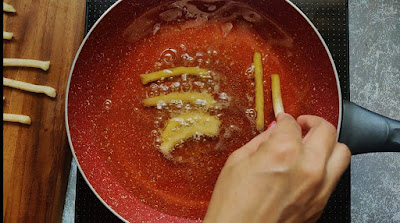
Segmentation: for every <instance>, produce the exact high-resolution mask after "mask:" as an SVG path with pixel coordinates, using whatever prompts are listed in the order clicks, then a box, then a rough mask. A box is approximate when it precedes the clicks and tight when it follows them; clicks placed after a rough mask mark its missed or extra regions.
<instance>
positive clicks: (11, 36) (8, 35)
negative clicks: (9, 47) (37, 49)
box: [3, 31, 14, 39]
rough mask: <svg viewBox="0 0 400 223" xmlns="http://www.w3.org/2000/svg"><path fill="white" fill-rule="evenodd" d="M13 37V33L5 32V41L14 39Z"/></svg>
mask: <svg viewBox="0 0 400 223" xmlns="http://www.w3.org/2000/svg"><path fill="white" fill-rule="evenodd" d="M13 35H14V34H13V33H10V32H6V31H3V39H12V38H13Z"/></svg>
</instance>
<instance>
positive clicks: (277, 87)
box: [271, 74, 285, 117]
mask: <svg viewBox="0 0 400 223" xmlns="http://www.w3.org/2000/svg"><path fill="white" fill-rule="evenodd" d="M271 88H272V105H273V107H274V113H275V117H276V116H278V114H279V113H280V112H285V110H284V109H283V102H282V95H281V82H280V79H279V75H278V74H272V75H271Z"/></svg>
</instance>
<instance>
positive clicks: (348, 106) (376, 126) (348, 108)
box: [339, 101, 400, 155]
mask: <svg viewBox="0 0 400 223" xmlns="http://www.w3.org/2000/svg"><path fill="white" fill-rule="evenodd" d="M339 142H342V143H344V144H346V145H347V146H348V147H349V148H350V151H351V153H352V154H353V155H355V154H360V153H373V152H400V121H396V120H393V119H390V118H387V117H384V116H382V115H379V114H377V113H374V112H371V111H369V110H367V109H365V108H362V107H360V106H358V105H356V104H354V103H352V102H350V101H343V118H342V127H341V129H340V134H339Z"/></svg>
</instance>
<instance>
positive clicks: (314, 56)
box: [66, 0, 400, 222]
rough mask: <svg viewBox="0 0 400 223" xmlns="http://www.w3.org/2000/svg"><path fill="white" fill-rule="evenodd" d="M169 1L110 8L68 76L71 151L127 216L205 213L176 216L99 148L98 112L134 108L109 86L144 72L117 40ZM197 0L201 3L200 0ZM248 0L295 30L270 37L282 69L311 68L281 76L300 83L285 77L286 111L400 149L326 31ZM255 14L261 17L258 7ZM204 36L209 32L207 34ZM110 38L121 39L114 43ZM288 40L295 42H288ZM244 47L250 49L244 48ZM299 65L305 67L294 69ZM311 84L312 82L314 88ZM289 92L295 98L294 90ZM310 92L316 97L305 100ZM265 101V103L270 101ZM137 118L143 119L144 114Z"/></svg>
mask: <svg viewBox="0 0 400 223" xmlns="http://www.w3.org/2000/svg"><path fill="white" fill-rule="evenodd" d="M170 2H171V1H167V0H164V1H155V0H150V1H146V2H145V3H143V2H140V1H135V0H124V1H118V2H117V3H116V4H114V5H113V6H112V7H111V8H110V9H109V10H108V11H107V12H106V13H104V15H103V16H102V17H101V18H100V19H99V21H98V22H97V23H96V24H95V25H94V26H93V28H92V29H91V30H90V32H89V34H88V35H87V36H86V38H85V39H84V41H83V43H82V45H81V47H80V49H79V51H78V53H77V55H76V57H75V60H74V63H73V66H72V69H71V73H70V77H69V82H68V88H67V96H66V126H67V133H68V139H69V143H70V147H71V149H72V153H73V155H74V157H75V158H76V160H77V162H78V167H79V169H80V171H81V173H82V175H83V176H84V178H85V180H86V181H87V183H88V185H89V186H90V188H91V189H92V190H93V192H94V193H95V194H96V196H97V197H98V198H99V199H100V200H101V201H102V202H103V203H104V204H105V205H106V206H107V207H108V208H109V209H110V210H111V212H113V213H114V214H115V215H117V216H118V217H120V218H121V219H122V220H124V221H131V222H138V221H146V222H147V221H150V222H153V221H157V222H193V221H200V220H199V219H197V220H196V219H193V218H190V217H188V218H186V217H182V216H180V217H179V216H175V215H174V213H171V212H168V213H164V212H163V211H160V209H154V208H151V207H149V206H148V205H146V204H145V202H142V201H141V199H140V198H139V197H137V196H135V195H134V194H132V193H131V191H129V189H128V188H127V187H126V186H125V185H126V184H125V182H122V181H123V180H122V179H121V178H119V177H118V175H115V174H114V173H113V171H112V170H111V169H110V168H111V166H110V165H113V164H110V162H108V161H107V160H106V158H107V157H106V158H104V157H105V156H104V154H103V155H102V154H101V153H102V152H101V151H102V150H101V148H103V147H105V145H104V144H103V143H106V142H107V140H106V139H104V138H101V137H104V136H109V135H107V134H102V133H101V132H99V128H100V127H99V126H102V125H103V126H104V125H107V124H110V122H106V123H105V122H104V120H102V119H99V117H100V116H101V115H102V114H103V113H104V112H110V111H114V112H115V113H118V114H122V115H124V114H128V113H124V112H122V111H120V110H122V108H121V109H119V108H118V107H117V108H115V106H117V105H118V103H114V100H113V101H111V100H108V98H110V97H111V95H110V94H111V93H110V92H115V91H116V90H115V89H114V87H115V85H114V82H118V78H120V79H124V78H126V77H132V81H139V78H138V75H139V73H134V74H124V73H123V71H121V70H118V65H119V64H121V63H124V58H122V57H121V58H120V55H119V53H118V52H116V53H115V51H116V50H115V49H118V50H119V49H120V48H121V45H118V44H119V43H121V42H122V43H124V42H134V41H138V36H137V35H133V34H132V33H136V34H137V33H142V34H145V35H142V36H140V35H139V36H140V37H145V36H146V35H149V34H148V33H147V31H148V30H146V29H147V28H148V27H147V26H145V25H143V24H142V23H138V22H135V21H137V20H138V18H141V17H143V16H146V15H147V14H146V13H145V12H148V11H149V10H150V11H151V10H152V9H153V8H155V7H157V6H159V5H167V6H168V7H170V5H171V4H170ZM192 2H195V3H196V4H197V3H199V1H192ZM224 2H225V1H208V3H210V4H211V5H216V8H218V7H222V6H221V5H224ZM243 2H245V3H246V4H247V5H249V6H250V7H251V8H253V9H255V10H254V12H256V13H257V12H260V14H261V15H266V16H268V18H270V19H271V23H273V24H276V25H277V26H278V27H280V28H281V29H277V32H278V34H277V36H275V37H274V38H275V39H278V40H287V39H285V38H286V37H287V36H285V35H288V36H290V37H291V39H289V41H278V42H270V43H271V44H272V45H273V44H274V43H277V44H276V46H274V47H275V48H274V49H275V52H278V54H279V53H280V54H281V55H284V56H283V57H282V59H281V60H283V61H284V60H287V61H290V63H289V64H290V65H286V67H285V69H284V71H286V72H287V73H295V72H298V71H305V70H306V71H308V72H309V74H308V76H301V78H304V79H306V80H307V81H308V82H304V81H303V82H302V81H301V80H300V79H299V78H300V77H298V76H283V77H282V80H283V83H285V81H284V80H285V79H286V80H288V79H289V78H294V79H296V81H297V83H296V85H300V87H299V86H294V85H293V84H292V82H293V81H292V82H290V81H287V82H286V83H287V85H283V86H282V88H283V97H284V102H285V104H286V105H287V104H288V103H291V104H293V105H291V106H289V108H288V109H287V112H289V113H290V114H292V115H294V116H298V115H300V114H306V113H307V114H316V115H319V116H322V117H324V118H326V119H327V120H328V121H330V122H331V123H333V124H334V125H335V126H337V129H338V133H339V141H341V142H344V143H346V144H347V145H348V146H349V147H350V150H351V151H352V154H360V153H369V152H389V151H400V123H399V122H398V121H396V120H392V119H389V118H386V117H383V116H380V115H378V114H376V113H373V112H371V111H368V110H366V109H363V108H361V107H359V106H357V105H355V104H353V103H351V102H349V101H342V100H341V98H342V97H341V93H340V92H341V91H340V85H339V81H338V75H337V71H336V68H335V65H334V61H333V60H332V57H331V54H330V52H329V50H328V48H327V46H326V44H325V43H324V41H323V39H322V37H321V35H320V34H319V33H318V31H317V30H316V29H315V27H314V26H313V25H312V23H311V22H310V21H309V20H308V19H307V18H306V16H305V15H304V14H303V13H302V12H301V11H300V10H299V9H298V8H297V7H296V6H294V5H293V4H292V3H291V2H289V1H282V0H271V1H243ZM168 7H167V8H168ZM255 15H256V17H257V14H255ZM253 16H254V15H253ZM152 28H154V26H153V27H152ZM272 28H273V27H272ZM138 30H139V31H138ZM282 30H283V31H282ZM153 31H154V29H153ZM280 31H281V33H279V32H280ZM206 36H207V35H206V34H204V38H205V39H206ZM110 44H115V47H114V46H110ZM287 44H289V45H290V44H293V45H292V46H289V47H288V46H287ZM282 48H283V49H282ZM285 48H290V50H289V51H290V52H289V53H288V50H287V49H285ZM110 49H111V50H110ZM121 49H122V48H121ZM152 50H153V51H154V52H156V49H148V51H150V52H153V51H152ZM124 53H125V51H124ZM240 54H243V55H245V54H246V53H244V52H240ZM288 55H291V56H288ZM282 63H284V62H282ZM297 66H300V67H302V68H299V69H298V70H294V69H292V67H297ZM121 72H122V73H123V74H121ZM130 75H131V76H130ZM135 78H136V79H135ZM129 81H131V79H129ZM118 83H119V82H118ZM134 86H135V87H137V86H139V85H134ZM307 86H314V87H313V88H312V89H313V90H311V89H310V88H309V87H308V88H307ZM285 88H286V92H285V90H284V89H285ZM305 88H306V89H305ZM117 91H118V90H117ZM301 91H304V92H306V93H304V92H303V93H302V92H301ZM124 92H126V91H122V95H119V96H118V97H119V99H120V100H126V101H127V102H129V101H130V99H129V97H128V96H131V97H134V96H132V95H126V94H124ZM299 92H300V93H299ZM136 93H137V92H136ZM142 93H143V92H142ZM290 94H292V95H294V96H292V97H294V98H296V99H292V98H291V97H290V96H288V95H290ZM285 95H286V96H285ZM304 95H306V97H304ZM113 97H114V98H115V97H117V96H113ZM299 98H300V99H299ZM307 100H308V101H314V102H315V103H312V102H307ZM302 102H304V104H306V105H303V104H302ZM298 104H299V105H298ZM132 106H133V107H132V111H133V113H134V111H135V109H138V107H140V105H139V104H133V105H132ZM266 107H267V108H266V110H267V109H268V106H266ZM269 108H270V107H269ZM99 110H103V111H99ZM266 116H267V117H266V120H271V119H272V113H270V114H268V113H267V114H266ZM124 118H125V117H124ZM136 118H139V119H143V117H141V116H140V115H139V116H137V117H136ZM121 120H123V119H116V120H114V121H120V122H121ZM131 121H132V120H130V119H129V117H126V120H125V123H123V124H127V125H128V124H130V122H131ZM101 131H106V129H101ZM125 134H126V137H127V138H129V137H130V135H138V136H140V135H143V134H149V132H144V133H140V132H126V133H125ZM111 135H112V134H111ZM135 161H136V162H137V160H130V162H135ZM121 162H129V160H128V161H127V160H125V159H122V160H121Z"/></svg>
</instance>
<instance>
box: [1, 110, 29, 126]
mask: <svg viewBox="0 0 400 223" xmlns="http://www.w3.org/2000/svg"><path fill="white" fill-rule="evenodd" d="M3 121H5V122H19V123H22V124H27V125H30V124H31V122H32V121H31V118H30V117H29V116H26V115H16V114H7V113H3Z"/></svg>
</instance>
